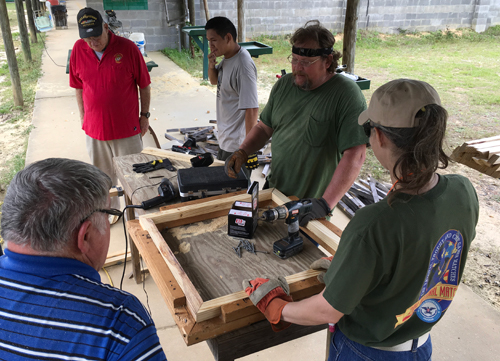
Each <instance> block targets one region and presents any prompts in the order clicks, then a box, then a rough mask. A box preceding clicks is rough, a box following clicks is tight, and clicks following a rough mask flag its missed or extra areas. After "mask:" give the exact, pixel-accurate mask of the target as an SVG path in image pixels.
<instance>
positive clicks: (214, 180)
mask: <svg viewBox="0 0 500 361" xmlns="http://www.w3.org/2000/svg"><path fill="white" fill-rule="evenodd" d="M177 184H178V186H179V194H180V196H181V202H186V201H191V200H193V199H199V198H206V197H210V196H218V195H220V194H226V193H231V192H237V191H240V190H242V189H247V188H248V179H247V178H246V177H245V174H244V173H243V172H242V171H240V173H239V174H238V178H237V179H233V178H230V177H229V176H228V175H226V173H225V172H224V167H223V166H221V167H197V168H185V169H179V170H178V171H177Z"/></svg>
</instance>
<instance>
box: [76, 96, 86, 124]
mask: <svg viewBox="0 0 500 361" xmlns="http://www.w3.org/2000/svg"><path fill="white" fill-rule="evenodd" d="M75 93H76V103H77V104H78V111H79V112H80V122H81V123H82V127H83V117H84V115H85V108H84V107H83V89H75Z"/></svg>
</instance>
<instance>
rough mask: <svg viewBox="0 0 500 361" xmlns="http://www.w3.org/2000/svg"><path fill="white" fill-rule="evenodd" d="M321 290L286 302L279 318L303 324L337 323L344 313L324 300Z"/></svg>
mask: <svg viewBox="0 0 500 361" xmlns="http://www.w3.org/2000/svg"><path fill="white" fill-rule="evenodd" d="M323 292H324V290H323ZM323 292H321V293H319V294H317V295H314V296H312V297H309V298H306V299H304V300H301V301H298V302H290V303H288V304H287V305H286V306H285V308H283V312H282V313H281V319H282V320H284V321H288V322H291V323H295V324H297V325H303V326H313V325H323V324H325V323H337V322H338V321H339V320H340V319H341V318H342V316H344V314H343V313H342V312H340V311H337V310H336V309H335V308H333V307H332V306H331V305H330V304H329V303H328V302H327V300H325V298H324V297H323Z"/></svg>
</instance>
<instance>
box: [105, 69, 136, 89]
mask: <svg viewBox="0 0 500 361" xmlns="http://www.w3.org/2000/svg"><path fill="white" fill-rule="evenodd" d="M131 77H132V74H131V73H130V71H128V69H127V68H126V67H125V66H123V65H122V64H113V65H112V66H111V67H109V68H108V70H107V71H106V76H105V77H103V78H104V86H106V83H107V84H109V85H112V86H116V85H121V84H125V83H127V82H128V81H129V79H130V78H131Z"/></svg>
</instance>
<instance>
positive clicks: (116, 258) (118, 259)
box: [103, 251, 132, 267]
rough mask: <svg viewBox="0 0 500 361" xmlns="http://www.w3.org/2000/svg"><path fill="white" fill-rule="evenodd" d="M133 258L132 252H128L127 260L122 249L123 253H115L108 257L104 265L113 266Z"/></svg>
mask: <svg viewBox="0 0 500 361" xmlns="http://www.w3.org/2000/svg"><path fill="white" fill-rule="evenodd" d="M131 259H132V256H131V254H130V252H127V259H126V260H125V251H121V254H114V255H111V256H108V257H107V258H106V262H105V263H104V265H103V267H111V266H115V265H117V264H122V263H123V261H124V260H125V262H128V261H130V260H131Z"/></svg>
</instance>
